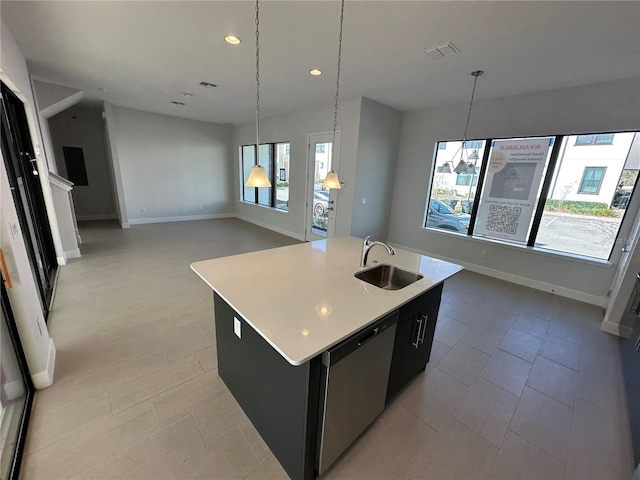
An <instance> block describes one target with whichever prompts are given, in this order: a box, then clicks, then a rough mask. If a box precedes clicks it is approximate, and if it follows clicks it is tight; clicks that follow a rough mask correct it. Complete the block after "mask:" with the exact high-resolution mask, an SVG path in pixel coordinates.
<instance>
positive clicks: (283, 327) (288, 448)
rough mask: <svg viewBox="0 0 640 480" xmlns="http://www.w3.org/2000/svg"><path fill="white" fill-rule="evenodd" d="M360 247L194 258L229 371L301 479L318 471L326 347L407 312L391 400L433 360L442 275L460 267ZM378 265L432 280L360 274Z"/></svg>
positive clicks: (321, 245)
mask: <svg viewBox="0 0 640 480" xmlns="http://www.w3.org/2000/svg"><path fill="white" fill-rule="evenodd" d="M361 248H362V240H361V239H358V238H353V237H342V238H335V239H328V240H321V241H316V242H310V243H304V244H299V245H293V246H288V247H282V248H276V249H271V250H264V251H259V252H253V253H248V254H243V255H237V256H231V257H223V258H218V259H213V260H206V261H201V262H196V263H194V264H192V265H191V268H192V269H193V270H194V271H195V272H196V273H197V274H198V275H199V276H200V277H201V278H202V279H203V280H204V281H205V282H206V283H207V284H208V285H209V286H210V287H211V288H212V289H213V290H214V307H215V321H216V335H217V350H218V368H219V374H220V377H221V378H222V379H223V380H224V381H225V383H226V385H227V386H228V388H229V390H230V391H231V393H232V394H233V395H234V397H235V398H236V400H237V401H238V403H239V404H240V405H241V407H242V408H243V410H244V411H245V413H246V414H247V416H248V417H249V418H250V420H251V421H252V423H253V424H254V426H255V427H256V429H257V430H258V431H259V432H260V434H261V435H262V437H263V439H264V440H265V442H266V443H267V445H269V447H270V448H271V450H272V452H273V453H274V455H275V456H276V457H277V458H278V460H279V461H280V463H281V464H282V466H283V468H284V469H285V470H286V471H287V473H288V474H289V475H290V476H291V477H292V478H304V479H307V478H313V477H314V476H315V475H316V474H317V473H318V471H319V469H318V462H319V449H320V443H321V440H320V439H319V437H320V433H321V432H322V425H323V421H324V416H323V413H322V412H323V410H322V409H323V400H324V395H325V394H326V391H325V390H326V383H327V382H326V368H325V367H324V366H323V359H322V356H323V354H326V352H328V351H329V350H331V349H332V347H334V346H336V345H341V344H342V343H344V342H345V341H348V339H350V338H353V337H354V335H357V334H359V333H361V332H364V331H366V329H367V328H369V329H370V330H371V329H373V327H374V326H375V325H374V324H376V322H378V321H379V320H380V319H383V318H385V317H387V316H389V314H391V313H393V312H395V311H398V312H399V316H398V318H397V326H396V325H395V322H394V325H393V328H394V329H395V343H394V345H393V359H392V360H391V359H388V360H387V362H389V361H390V363H391V365H390V366H389V365H387V370H386V372H391V373H390V374H387V375H388V377H389V386H388V388H389V390H388V391H387V392H386V393H387V394H386V398H385V397H383V399H382V401H383V402H384V401H388V400H389V399H390V398H392V397H393V395H394V394H395V393H397V391H398V390H399V389H401V388H402V387H403V386H404V385H405V384H406V383H407V382H408V381H409V380H410V379H411V378H413V376H414V375H415V374H416V373H418V372H419V371H420V370H421V369H423V368H424V365H426V362H427V361H428V357H429V354H430V351H431V343H432V340H433V332H434V330H435V322H436V319H437V310H438V307H439V301H440V292H441V290H442V282H443V281H444V280H446V279H447V278H449V277H450V276H452V275H454V274H455V273H457V272H458V271H460V270H461V267H460V266H458V265H455V264H451V263H448V262H444V261H440V260H436V259H433V258H430V257H426V256H423V255H418V254H414V253H410V252H406V251H402V250H396V255H393V256H390V255H388V254H387V252H386V251H385V249H383V248H380V247H374V248H373V249H372V250H371V251H370V255H369V266H368V267H360V257H361ZM376 263H378V264H382V263H384V264H391V265H396V266H399V267H402V268H404V269H406V270H409V271H412V272H416V273H420V274H421V275H422V276H423V278H421V279H419V280H417V281H416V282H414V283H412V284H410V285H407V286H406V287H404V288H402V289H400V290H393V291H389V290H383V289H381V288H378V287H376V286H373V285H370V284H368V283H366V282H364V281H362V280H359V279H357V278H355V277H354V274H355V273H357V272H360V271H362V270H366V269H368V268H371V267H373V266H375V265H376ZM375 330H376V334H377V333H378V331H377V328H376V329H375ZM372 331H373V330H372ZM401 335H402V336H406V341H405V339H404V337H403V338H400V337H399V336H401ZM392 343H393V340H392ZM372 344H373V342H372ZM405 344H406V345H405ZM414 347H415V354H414V353H413V352H410V351H409V350H413V349H414ZM389 355H390V356H391V353H390V354H389ZM325 363H326V362H325ZM385 382H386V378H385ZM385 385H386V383H385ZM323 470H324V467H323V469H321V470H320V471H323Z"/></svg>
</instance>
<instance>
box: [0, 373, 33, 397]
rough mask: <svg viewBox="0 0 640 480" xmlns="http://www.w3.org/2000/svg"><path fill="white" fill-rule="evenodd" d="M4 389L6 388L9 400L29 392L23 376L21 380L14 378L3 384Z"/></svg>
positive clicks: (5, 392) (5, 391)
mask: <svg viewBox="0 0 640 480" xmlns="http://www.w3.org/2000/svg"><path fill="white" fill-rule="evenodd" d="M2 389H3V390H4V394H5V395H6V397H7V400H9V401H11V400H15V399H16V398H19V397H21V396H22V395H24V394H25V393H27V391H26V389H25V387H24V382H23V381H22V378H20V380H13V381H11V382H7V383H5V384H4V385H3V386H2Z"/></svg>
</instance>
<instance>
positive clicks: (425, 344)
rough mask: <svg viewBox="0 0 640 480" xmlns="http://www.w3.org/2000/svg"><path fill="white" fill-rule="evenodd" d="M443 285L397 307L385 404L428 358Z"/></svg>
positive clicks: (416, 372) (419, 369) (421, 368)
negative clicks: (397, 313)
mask: <svg viewBox="0 0 640 480" xmlns="http://www.w3.org/2000/svg"><path fill="white" fill-rule="evenodd" d="M442 286H443V284H442V283H441V284H439V285H436V286H435V287H433V288H432V289H431V290H429V291H428V292H425V293H424V294H422V295H420V296H419V297H418V298H415V299H413V300H412V301H410V302H408V303H406V304H405V305H403V306H402V307H400V317H399V320H398V327H397V328H396V339H395V343H394V347H393V357H392V359H391V370H390V373H389V386H388V387H387V400H386V401H387V403H388V402H389V401H390V400H391V399H392V398H393V397H394V396H395V395H396V394H397V393H398V392H399V391H400V390H402V388H403V387H404V386H405V385H406V384H407V383H409V382H410V381H411V379H413V377H415V376H416V375H417V374H418V373H420V372H421V371H422V370H424V368H425V366H426V365H427V363H428V362H429V357H430V356H431V346H432V345H433V336H434V334H435V330H436V322H437V320H438V310H439V309H440V297H441V295H442Z"/></svg>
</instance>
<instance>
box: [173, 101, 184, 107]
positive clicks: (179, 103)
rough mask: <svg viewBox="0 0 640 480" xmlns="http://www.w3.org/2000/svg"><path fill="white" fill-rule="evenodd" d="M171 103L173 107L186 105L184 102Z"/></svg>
mask: <svg viewBox="0 0 640 480" xmlns="http://www.w3.org/2000/svg"><path fill="white" fill-rule="evenodd" d="M171 103H172V104H174V105H180V106H181V107H182V106H184V105H186V103H184V102H171Z"/></svg>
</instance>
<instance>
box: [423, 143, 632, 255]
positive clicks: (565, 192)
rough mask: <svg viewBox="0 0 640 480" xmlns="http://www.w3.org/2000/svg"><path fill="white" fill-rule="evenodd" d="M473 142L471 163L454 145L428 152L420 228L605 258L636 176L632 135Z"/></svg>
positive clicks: (611, 247)
mask: <svg viewBox="0 0 640 480" xmlns="http://www.w3.org/2000/svg"><path fill="white" fill-rule="evenodd" d="M473 142H480V143H478V144H477V145H474V146H478V147H479V148H478V150H477V152H478V160H477V162H476V163H475V164H474V162H467V160H466V157H465V155H464V153H463V162H462V163H461V162H460V151H461V149H460V145H461V142H459V141H458V142H439V144H441V143H446V144H447V148H446V149H442V148H441V147H440V145H438V146H437V148H436V150H435V152H436V158H435V166H434V167H435V168H434V173H433V176H432V179H431V188H430V190H429V192H430V195H429V200H428V205H427V207H426V215H425V219H424V225H423V226H424V227H426V228H430V229H437V230H441V231H446V232H448V233H452V232H454V233H457V234H465V235H467V236H469V237H474V238H484V239H487V240H491V241H499V242H507V243H511V244H514V245H521V246H523V247H524V246H526V247H533V248H536V249H540V250H548V251H553V252H556V253H559V254H568V255H579V256H584V257H591V258H596V259H603V260H606V259H608V258H609V257H610V255H611V252H612V250H613V246H614V245H615V242H616V238H617V235H618V232H619V229H620V225H621V223H622V220H623V217H624V215H625V212H626V206H627V204H628V202H629V199H630V197H631V195H632V193H633V190H634V188H635V184H636V180H637V177H638V172H639V171H640V134H639V133H638V132H620V133H609V134H585V135H568V136H562V135H554V136H547V137H530V138H507V139H484V140H473ZM467 143H470V142H467ZM456 150H457V153H454V152H455V151H456ZM464 150H465V151H466V150H467V149H466V148H465V149H464ZM465 164H466V166H465ZM603 164H604V165H606V166H600V165H603ZM474 165H475V166H476V167H477V168H475V169H474V168H473V167H474ZM456 170H457V172H456ZM474 171H475V172H476V173H473V172H474ZM449 172H451V173H449ZM435 202H438V204H439V205H440V204H442V205H445V206H446V208H449V209H450V212H449V213H448V214H447V213H446V212H445V213H443V212H442V210H443V209H442V208H440V209H435V208H434V205H435ZM460 225H462V226H464V225H468V228H462V227H461V226H460Z"/></svg>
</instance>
